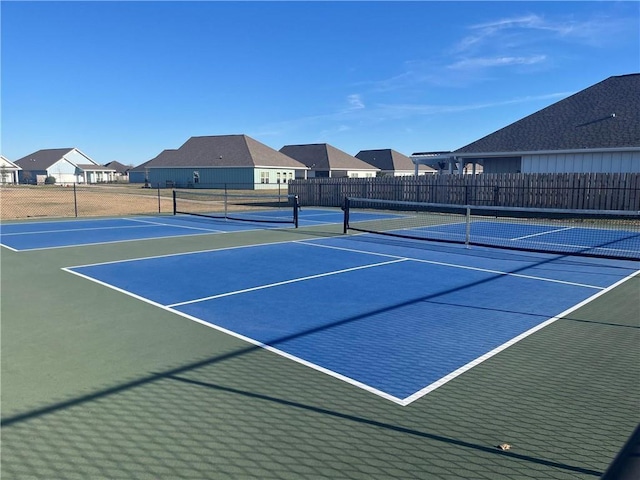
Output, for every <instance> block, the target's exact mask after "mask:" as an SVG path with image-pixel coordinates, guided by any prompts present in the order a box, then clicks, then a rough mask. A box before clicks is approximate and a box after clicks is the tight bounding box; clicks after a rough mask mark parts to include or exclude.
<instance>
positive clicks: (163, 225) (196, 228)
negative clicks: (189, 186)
mask: <svg viewBox="0 0 640 480" xmlns="http://www.w3.org/2000/svg"><path fill="white" fill-rule="evenodd" d="M125 220H131V221H132V222H140V223H148V224H149V225H144V226H149V227H153V226H160V227H171V228H185V229H187V230H202V231H205V232H214V233H226V232H227V230H220V229H217V228H202V227H188V226H186V225H174V224H172V223H164V222H150V221H148V220H142V219H139V218H126V219H125ZM124 228H128V227H124ZM129 228H130V227H129Z"/></svg>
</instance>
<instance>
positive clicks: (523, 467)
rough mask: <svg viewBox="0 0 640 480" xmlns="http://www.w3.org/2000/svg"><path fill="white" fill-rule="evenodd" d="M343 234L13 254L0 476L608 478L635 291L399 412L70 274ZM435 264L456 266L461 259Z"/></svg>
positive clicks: (324, 231) (290, 233)
mask: <svg viewBox="0 0 640 480" xmlns="http://www.w3.org/2000/svg"><path fill="white" fill-rule="evenodd" d="M341 229H342V226H337V225H336V226H321V227H312V228H300V229H297V230H293V229H289V230H287V229H281V230H265V231H260V232H255V231H254V232H244V233H243V232H237V233H227V234H224V235H201V236H194V237H185V238H179V239H176V238H165V239H157V240H145V241H139V242H126V243H119V244H102V245H93V246H82V247H69V248H61V249H53V250H37V251H25V252H14V251H10V250H8V249H2V251H1V252H0V255H1V259H0V260H1V275H2V298H1V300H2V304H1V315H2V316H1V335H2V336H1V342H2V343H1V347H2V348H1V360H2V364H1V367H2V371H1V374H2V376H1V380H2V385H1V386H2V390H1V400H2V403H1V405H2V463H1V471H0V476H1V478H2V479H47V480H55V479H83V480H84V479H116V478H118V479H261V480H266V479H325V478H326V479H385V480H386V479H393V478H402V479H408V478H416V479H597V478H599V477H600V476H601V475H602V474H603V473H604V472H605V471H606V470H607V468H608V466H609V465H610V463H611V462H612V461H613V459H614V457H615V456H616V455H617V453H618V452H619V451H620V449H621V448H622V447H623V445H624V444H625V442H626V440H627V439H628V437H629V435H631V433H632V432H633V430H634V428H635V427H636V425H637V424H638V422H639V421H640V412H639V409H638V398H640V381H639V380H640V379H639V374H638V371H639V370H638V367H639V365H640V348H638V347H639V345H640V320H639V319H640V301H639V297H640V278H639V277H638V276H635V277H633V278H631V279H629V280H627V281H626V282H624V283H622V284H621V285H620V286H618V287H616V288H615V289H613V290H611V291H609V292H607V293H606V294H604V295H602V296H600V297H598V298H597V299H596V300H594V301H593V302H591V303H588V304H586V305H585V306H583V307H581V308H579V309H577V310H575V311H573V312H572V313H570V314H569V315H568V316H567V317H565V318H562V319H560V320H558V321H556V322H555V323H553V324H551V325H549V326H547V327H545V328H544V329H542V330H540V331H538V332H536V333H535V334H533V335H530V336H528V337H527V338H525V339H524V340H522V341H520V342H518V343H516V344H515V345H513V346H511V347H509V348H507V349H506V350H504V351H502V352H500V353H499V354H497V355H495V356H493V357H491V358H490V359H488V360H487V361H485V362H483V363H481V364H480V365H478V366H476V367H475V368H473V369H471V370H469V371H468V372H466V373H464V374H462V375H460V376H459V377H457V378H455V379H454V380H452V381H450V382H448V383H446V384H445V385H444V386H442V387H440V388H438V389H436V390H434V391H432V392H431V393H429V394H427V395H426V396H424V397H422V398H420V399H418V400H417V401H415V402H413V403H411V404H410V405H408V406H400V405H397V404H394V403H392V402H389V401H387V400H386V399H384V398H380V397H378V396H376V395H372V394H371V393H370V392H367V391H365V390H362V389H359V388H355V387H354V386H352V385H350V384H348V383H345V382H342V381H340V380H338V379H336V378H334V377H331V376H329V375H326V374H324V373H322V372H320V371H317V370H314V369H311V368H308V367H306V366H304V365H301V364H299V363H295V362H292V361H290V360H288V359H287V358H284V357H282V356H279V355H275V354H273V353H272V352H269V351H267V350H263V349H260V348H258V347H256V346H254V345H252V344H249V343H246V342H244V341H242V340H240V339H238V338H235V337H232V336H229V335H227V334H225V333H222V332H219V331H217V330H214V329H211V328H207V327H206V326H203V325H201V324H198V323H195V322H190V321H188V320H186V319H185V318H183V317H180V316H178V315H175V314H173V313H171V312H169V311H166V310H163V309H161V308H158V307H156V306H154V305H152V304H149V303H145V302H142V301H140V300H138V299H136V298H133V297H131V296H128V295H124V294H122V293H120V292H118V291H115V290H112V289H108V288H105V287H103V286H102V285H99V284H97V283H95V282H90V281H86V280H85V279H83V278H80V277H77V276H74V275H71V274H69V273H68V272H65V271H63V270H62V268H64V267H69V266H74V265H84V264H91V263H98V262H111V261H117V260H123V259H134V258H141V257H148V256H153V255H165V254H172V253H178V252H189V251H200V250H205V249H218V248H227V247H233V246H239V245H249V244H256V243H270V242H282V241H288V240H300V239H305V238H317V237H319V236H328V235H338V234H340V231H341ZM434 248H439V249H441V250H442V255H443V260H444V261H446V256H447V249H448V248H451V247H447V246H438V247H434ZM188 274H189V272H186V271H176V272H175V275H176V276H179V275H188ZM153 279H154V272H153V271H150V272H149V281H150V282H152V281H153ZM407 288H411V286H410V285H409V286H408V287H407ZM282 308H288V309H291V308H292V309H296V310H299V311H300V314H301V315H303V314H304V308H305V307H304V305H303V304H299V303H296V300H295V299H291V302H290V303H289V304H287V305H283V307H282ZM354 354H357V352H354ZM505 443H506V444H509V445H510V446H511V448H510V449H509V450H505V451H503V450H501V449H500V448H498V446H499V445H501V444H505Z"/></svg>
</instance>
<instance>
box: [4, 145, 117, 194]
mask: <svg viewBox="0 0 640 480" xmlns="http://www.w3.org/2000/svg"><path fill="white" fill-rule="evenodd" d="M15 164H16V165H18V166H19V167H20V168H21V170H20V171H19V173H18V177H19V180H20V183H44V181H45V179H46V178H47V177H54V178H55V179H56V184H63V185H64V184H71V183H102V182H111V181H113V179H114V175H115V170H114V169H112V168H108V167H105V166H103V165H100V164H99V163H98V162H95V161H93V160H92V159H91V158H89V157H88V156H87V155H85V154H84V153H82V152H81V151H80V150H78V149H77V148H54V149H46V150H38V151H37V152H34V153H31V154H29V155H26V156H24V157H22V158H21V159H20V160H16V162H15Z"/></svg>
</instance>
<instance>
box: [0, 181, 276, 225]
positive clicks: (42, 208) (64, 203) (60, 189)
mask: <svg viewBox="0 0 640 480" xmlns="http://www.w3.org/2000/svg"><path fill="white" fill-rule="evenodd" d="M201 187H205V188H198V191H199V192H207V191H208V190H209V191H212V192H217V193H220V192H228V193H247V191H248V190H253V188H252V187H253V185H235V184H234V185H230V184H227V185H225V184H220V185H215V186H209V185H202V186H201ZM176 188H177V187H176ZM254 193H255V194H265V195H274V194H282V195H286V194H287V185H286V184H279V185H276V184H274V185H271V189H261V190H255V191H254V192H252V194H254ZM171 213H173V188H171V187H169V188H167V187H165V186H151V185H147V186H143V185H140V184H128V185H122V184H120V185H116V184H113V185H105V186H97V185H68V186H61V185H38V186H35V185H3V186H0V219H1V220H18V219H28V218H47V217H48V218H56V217H60V218H63V217H92V216H95V217H98V216H124V215H157V214H171Z"/></svg>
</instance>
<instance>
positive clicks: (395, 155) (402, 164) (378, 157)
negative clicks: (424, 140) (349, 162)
mask: <svg viewBox="0 0 640 480" xmlns="http://www.w3.org/2000/svg"><path fill="white" fill-rule="evenodd" d="M356 158H359V159H360V160H362V161H364V162H367V163H369V164H371V165H373V166H374V167H377V168H379V169H380V170H387V171H399V170H410V171H414V169H415V165H414V164H413V162H412V161H411V159H410V158H409V157H407V156H406V155H403V154H402V153H399V152H396V151H395V150H393V149H390V148H386V149H382V150H360V151H359V152H358V153H357V154H356ZM419 167H420V168H419V171H421V172H425V171H430V172H432V171H434V170H433V169H432V168H431V167H428V166H427V165H420V166H419Z"/></svg>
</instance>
